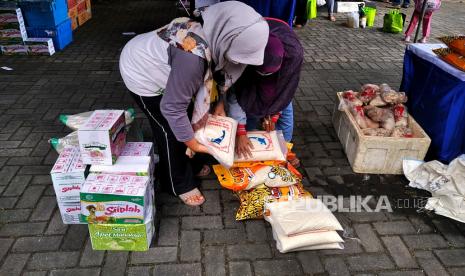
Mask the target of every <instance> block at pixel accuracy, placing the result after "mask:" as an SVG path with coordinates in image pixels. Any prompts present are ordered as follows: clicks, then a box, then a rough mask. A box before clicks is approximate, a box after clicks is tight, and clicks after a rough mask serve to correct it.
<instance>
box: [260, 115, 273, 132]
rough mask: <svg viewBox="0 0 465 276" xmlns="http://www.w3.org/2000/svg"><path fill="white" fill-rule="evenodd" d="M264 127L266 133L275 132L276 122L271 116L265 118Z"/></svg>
mask: <svg viewBox="0 0 465 276" xmlns="http://www.w3.org/2000/svg"><path fill="white" fill-rule="evenodd" d="M262 127H263V129H264V130H265V131H266V132H270V131H273V130H275V122H274V120H272V119H271V117H270V116H266V117H265V118H263V122H262Z"/></svg>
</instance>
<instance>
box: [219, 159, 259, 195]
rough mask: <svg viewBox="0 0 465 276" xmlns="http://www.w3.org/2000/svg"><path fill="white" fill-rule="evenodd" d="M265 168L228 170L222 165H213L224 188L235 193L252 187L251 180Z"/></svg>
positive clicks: (234, 168)
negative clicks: (257, 172)
mask: <svg viewBox="0 0 465 276" xmlns="http://www.w3.org/2000/svg"><path fill="white" fill-rule="evenodd" d="M263 167H265V166H264V165H255V166H251V167H233V168H229V169H228V168H225V167H224V166H222V165H213V171H214V172H215V174H216V177H217V178H218V181H219V182H220V185H221V186H222V187H224V188H226V189H229V190H233V191H241V190H244V189H246V188H247V187H248V186H249V185H250V182H251V180H252V179H253V178H254V176H255V172H256V171H258V170H260V169H261V168H263ZM255 186H256V185H255Z"/></svg>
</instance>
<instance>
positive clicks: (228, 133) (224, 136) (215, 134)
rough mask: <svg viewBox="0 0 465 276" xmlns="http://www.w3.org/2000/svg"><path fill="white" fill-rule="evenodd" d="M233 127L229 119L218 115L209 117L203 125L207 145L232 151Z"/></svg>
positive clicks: (222, 150) (225, 151)
mask: <svg viewBox="0 0 465 276" xmlns="http://www.w3.org/2000/svg"><path fill="white" fill-rule="evenodd" d="M233 127H234V124H233V122H231V121H230V120H227V119H225V118H222V117H219V116H218V117H215V118H214V119H213V118H212V117H209V118H208V121H207V123H206V126H205V135H206V137H208V143H209V146H210V147H213V148H215V149H217V150H219V151H221V152H224V153H229V152H230V151H232V150H233V148H231V145H232V144H233V141H232V140H233V137H234V136H233V135H232V134H233V133H232V132H233Z"/></svg>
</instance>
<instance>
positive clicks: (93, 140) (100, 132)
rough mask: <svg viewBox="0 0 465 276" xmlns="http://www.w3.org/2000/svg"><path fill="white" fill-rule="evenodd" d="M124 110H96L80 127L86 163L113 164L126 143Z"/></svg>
mask: <svg viewBox="0 0 465 276" xmlns="http://www.w3.org/2000/svg"><path fill="white" fill-rule="evenodd" d="M125 126H126V123H125V118H124V111H123V110H96V111H94V112H93V113H92V115H91V116H90V117H89V119H88V120H87V121H86V122H85V123H84V124H83V125H82V126H81V127H80V128H79V130H78V139H79V146H80V148H81V155H82V160H83V162H84V164H90V165H113V164H114V163H115V162H116V159H117V158H118V156H119V155H120V154H121V151H122V150H123V148H124V146H125V145H126V135H127V134H126V127H125Z"/></svg>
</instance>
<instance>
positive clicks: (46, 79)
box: [0, 1, 465, 276]
mask: <svg viewBox="0 0 465 276" xmlns="http://www.w3.org/2000/svg"><path fill="white" fill-rule="evenodd" d="M377 5H378V19H377V27H379V26H380V25H381V20H380V19H381V14H382V13H384V12H385V11H386V9H385V6H386V4H384V3H377ZM411 11H412V10H411V9H410V10H408V14H410V13H411ZM93 14H94V18H93V19H92V20H91V21H89V23H87V24H86V25H85V26H83V27H82V28H80V29H79V30H78V31H77V32H76V33H75V37H74V38H75V41H74V43H73V44H72V45H71V46H69V47H68V48H66V50H64V51H63V52H60V53H57V54H56V55H54V56H52V57H5V56H0V66H8V67H11V68H13V69H14V70H13V71H4V70H0V275H2V276H3V275H8V276H10V275H29V276H30V275H157V276H158V275H270V274H273V275H291V274H292V275H300V274H308V275H465V261H464V258H463V256H464V255H465V236H464V234H465V225H464V224H460V223H457V222H454V221H451V220H448V219H445V218H443V217H439V216H435V215H433V214H427V213H424V212H417V209H416V208H414V207H413V205H414V204H415V203H421V200H422V198H423V196H425V195H427V194H426V193H422V192H420V191H417V190H414V189H410V188H407V187H406V184H407V182H406V180H405V179H404V178H403V177H399V176H388V175H371V176H365V175H359V174H354V173H352V171H351V169H350V167H349V164H348V162H347V159H346V158H345V155H344V152H343V151H342V148H341V145H340V144H339V141H338V139H337V137H336V135H335V132H334V130H333V128H332V125H331V121H330V116H331V112H332V110H333V104H334V93H335V92H336V91H340V90H343V89H357V88H358V87H360V85H361V84H363V83H367V82H373V83H381V82H387V83H389V84H390V85H392V86H393V87H394V88H398V87H399V84H400V80H401V75H402V58H403V52H404V50H405V44H404V43H403V42H401V35H391V34H385V33H382V32H380V31H379V30H378V29H377V28H374V29H365V30H362V29H348V28H346V27H344V26H343V25H342V24H343V22H344V21H345V19H344V16H343V15H339V16H338V21H337V22H335V23H332V22H329V21H327V20H325V19H324V18H323V17H322V16H323V15H324V13H321V14H320V17H319V18H318V19H316V20H312V21H311V22H309V24H308V25H307V27H306V28H305V29H303V30H298V31H297V33H298V35H299V36H300V37H301V40H302V43H303V45H304V47H305V64H304V66H303V72H302V81H301V83H300V86H299V90H298V92H297V94H296V98H295V102H294V103H295V115H296V127H295V138H294V141H295V144H296V152H297V153H298V154H299V156H300V158H301V161H302V164H303V166H302V167H303V169H302V171H303V172H304V174H305V176H306V181H305V185H306V186H307V187H308V189H309V190H311V191H312V192H313V193H314V194H315V195H319V194H333V195H342V196H348V195H374V196H377V197H378V196H381V195H387V196H388V197H389V199H390V200H391V202H393V203H394V205H396V204H398V205H400V204H402V206H401V207H404V208H395V209H394V212H393V213H387V212H382V213H337V214H336V215H337V217H338V218H339V219H340V221H341V223H342V224H343V225H344V227H345V228H346V235H347V236H348V237H351V238H352V239H347V240H346V249H345V250H340V251H334V250H323V251H313V252H300V253H289V254H280V253H279V252H278V251H277V250H276V249H275V245H274V243H273V241H272V236H271V231H270V227H269V225H267V223H265V222H264V221H247V222H236V221H235V220H234V210H235V209H236V208H237V206H238V202H237V200H236V199H235V198H234V197H233V196H232V195H231V193H230V192H229V191H226V190H223V189H221V188H220V186H219V185H218V183H217V182H216V180H215V179H214V178H213V176H210V177H207V178H205V179H204V180H203V181H202V187H203V191H204V193H205V196H206V198H207V202H206V203H205V204H204V205H203V206H202V207H200V208H188V207H186V206H184V205H182V204H180V202H179V201H178V200H177V199H176V198H173V197H170V196H169V195H167V194H163V193H160V194H158V202H157V205H158V215H157V216H158V217H159V220H158V223H157V234H156V235H157V237H156V239H155V240H154V242H153V243H152V248H151V249H150V250H149V251H148V252H144V253H128V252H100V251H92V249H91V245H90V241H89V239H88V233H87V229H86V226H83V225H73V226H67V225H63V224H62V222H61V219H60V214H59V211H58V209H57V205H56V203H55V199H54V191H53V188H52V185H51V180H50V177H49V175H48V173H49V171H50V168H51V165H52V164H53V163H54V161H55V158H56V157H57V155H56V154H55V153H54V151H53V150H51V149H50V147H49V145H48V143H47V140H48V139H49V138H50V137H52V136H58V137H61V136H64V135H66V134H67V133H69V130H68V129H66V128H65V127H64V126H63V125H61V124H60V123H59V122H58V120H57V116H58V115H59V114H61V113H77V112H82V111H87V110H92V109H98V108H126V107H129V106H132V105H133V102H132V100H131V99H130V97H129V95H128V93H126V90H125V87H124V84H123V83H122V81H121V78H120V74H119V71H118V57H119V53H120V50H121V48H122V47H123V45H124V44H125V42H127V40H128V39H130V37H127V36H123V35H122V32H136V33H142V32H146V31H150V30H153V29H155V28H156V27H159V26H161V25H162V24H164V23H166V22H168V21H169V20H170V19H171V18H173V17H175V16H177V15H180V13H179V12H178V11H177V10H176V8H175V4H174V2H173V1H99V2H98V3H95V5H94V12H93ZM464 26H465V5H464V4H463V3H461V2H459V1H453V2H449V1H444V2H443V5H442V8H441V10H440V11H439V12H437V13H435V14H434V16H433V27H432V30H433V37H434V36H438V35H443V34H458V33H463V32H464ZM138 120H139V122H142V129H143V131H144V134H145V137H146V139H147V140H150V137H151V135H150V131H149V128H148V124H147V121H146V120H145V118H144V117H143V116H142V115H141V113H139V115H138ZM406 207H408V208H406Z"/></svg>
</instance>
